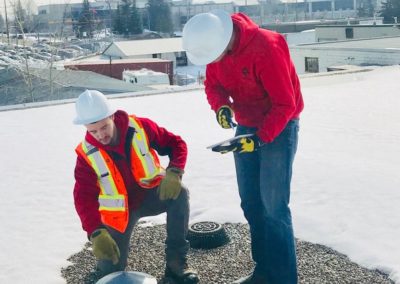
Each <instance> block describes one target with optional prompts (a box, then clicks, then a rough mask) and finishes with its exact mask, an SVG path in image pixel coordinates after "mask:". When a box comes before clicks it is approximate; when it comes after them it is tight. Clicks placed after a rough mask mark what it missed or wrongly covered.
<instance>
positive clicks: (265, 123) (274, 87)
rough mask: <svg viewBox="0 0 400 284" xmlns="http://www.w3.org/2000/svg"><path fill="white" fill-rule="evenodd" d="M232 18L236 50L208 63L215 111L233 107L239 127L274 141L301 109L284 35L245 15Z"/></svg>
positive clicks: (208, 82)
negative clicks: (262, 27) (263, 26)
mask: <svg viewBox="0 0 400 284" xmlns="http://www.w3.org/2000/svg"><path fill="white" fill-rule="evenodd" d="M232 20H233V25H234V31H235V33H236V38H235V41H234V44H233V48H232V50H231V51H229V52H228V53H227V54H226V55H225V56H224V57H223V58H222V59H221V60H220V61H218V62H215V63H210V64H208V65H207V69H206V81H205V91H206V94H207V99H208V102H209V104H210V105H211V108H212V109H213V110H214V111H217V110H218V109H219V108H220V107H221V106H223V105H229V106H231V107H232V109H233V110H234V113H235V119H236V121H237V122H238V123H239V124H241V125H244V126H249V127H256V128H257V135H258V136H259V137H260V138H261V140H263V141H264V142H271V141H273V140H274V139H275V137H277V136H278V135H279V134H280V133H281V131H282V130H283V129H284V128H285V126H286V124H287V123H288V121H289V120H291V119H295V118H298V117H299V114H300V112H301V111H302V110H303V107H304V105H303V98H302V94H301V90H300V82H299V79H298V77H297V74H296V70H295V67H294V65H293V63H292V60H291V58H290V54H289V48H288V46H287V43H286V41H285V39H284V38H283V36H282V35H280V34H278V33H275V32H272V31H268V30H265V29H260V28H259V27H258V26H257V25H256V24H255V23H254V22H252V21H251V19H250V18H249V17H247V16H246V15H244V14H241V13H238V14H233V15H232Z"/></svg>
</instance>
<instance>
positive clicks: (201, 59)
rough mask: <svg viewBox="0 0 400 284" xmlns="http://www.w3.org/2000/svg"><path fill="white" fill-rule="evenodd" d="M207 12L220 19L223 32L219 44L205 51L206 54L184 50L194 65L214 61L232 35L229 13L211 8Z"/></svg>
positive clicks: (226, 45)
mask: <svg viewBox="0 0 400 284" xmlns="http://www.w3.org/2000/svg"><path fill="white" fill-rule="evenodd" d="M209 13H211V14H214V15H215V16H217V17H218V18H219V19H220V21H221V24H222V27H223V29H224V34H223V37H222V38H221V42H220V45H219V46H218V47H217V48H216V49H215V50H213V51H212V52H209V53H207V55H204V56H196V55H193V54H191V53H190V52H186V55H187V57H188V59H189V61H190V62H192V63H193V64H195V65H207V64H209V63H211V62H213V61H215V60H216V59H217V58H218V57H219V56H220V55H221V54H222V53H223V52H224V51H225V49H226V48H227V47H228V44H229V41H230V40H231V37H232V32H233V22H232V18H231V16H230V15H229V13H227V12H226V11H224V10H212V11H210V12H209Z"/></svg>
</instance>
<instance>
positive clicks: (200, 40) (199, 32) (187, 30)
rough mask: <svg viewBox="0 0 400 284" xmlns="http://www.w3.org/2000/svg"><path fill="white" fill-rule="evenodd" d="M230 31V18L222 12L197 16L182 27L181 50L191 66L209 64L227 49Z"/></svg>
mask: <svg viewBox="0 0 400 284" xmlns="http://www.w3.org/2000/svg"><path fill="white" fill-rule="evenodd" d="M232 31H233V22H232V19H231V16H230V15H229V14H228V13H227V12H225V11H224V10H213V11H211V12H209V13H201V14H197V15H195V16H194V17H192V18H190V19H189V21H188V22H187V23H186V25H185V26H184V27H183V34H182V45H183V49H184V50H185V51H186V55H187V57H188V58H189V60H190V61H191V62H192V63H193V64H196V65H206V64H209V63H211V62H213V61H214V60H215V59H217V58H218V57H219V56H220V55H221V54H222V53H223V52H224V50H225V49H226V48H227V46H228V44H229V41H230V40H231V37H232Z"/></svg>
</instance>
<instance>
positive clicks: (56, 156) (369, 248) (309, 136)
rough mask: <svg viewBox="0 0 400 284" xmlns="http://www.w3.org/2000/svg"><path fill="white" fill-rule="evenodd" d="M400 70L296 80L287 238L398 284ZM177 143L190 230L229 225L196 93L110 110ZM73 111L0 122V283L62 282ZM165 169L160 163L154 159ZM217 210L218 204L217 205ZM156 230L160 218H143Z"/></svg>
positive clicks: (229, 205) (208, 119) (233, 190)
mask: <svg viewBox="0 0 400 284" xmlns="http://www.w3.org/2000/svg"><path fill="white" fill-rule="evenodd" d="M399 78H400V66H392V67H382V68H377V69H376V70H374V71H371V72H363V73H350V74H346V75H333V76H318V77H313V78H309V77H307V78H305V77H303V78H302V79H301V83H302V90H303V94H304V100H305V109H304V111H303V113H302V116H301V121H300V124H301V126H300V133H299V146H298V152H297V156H296V159H295V163H294V172H293V181H292V195H291V208H292V215H293V222H294V230H295V236H296V237H297V238H300V239H301V240H305V241H309V242H313V243H319V244H322V245H326V246H329V247H331V248H333V249H335V250H337V251H339V252H340V253H343V254H345V255H347V256H348V257H349V258H350V259H351V260H352V261H355V262H357V263H358V264H360V265H363V266H365V267H367V268H371V269H375V268H378V269H381V270H383V271H385V272H386V273H388V274H389V275H390V277H391V278H392V279H393V280H395V281H396V282H397V283H400V246H399V245H398V240H399V236H400V218H399V217H400V209H399V203H400V191H399V188H400V175H399V173H398V170H399V169H400V167H399V161H400V148H399V146H398V145H399V141H400V112H399V106H400V97H399V94H398V89H399V88H398V87H399ZM111 103H112V105H114V106H115V107H117V108H119V109H124V110H126V111H127V112H129V113H133V114H136V115H138V116H144V117H148V118H151V119H153V120H154V121H156V122H157V123H158V124H159V125H160V126H163V127H166V128H167V129H168V130H170V131H172V132H174V133H177V134H179V135H181V136H182V137H183V138H184V139H185V140H186V142H187V144H188V148H189V156H188V162H187V166H186V169H185V171H186V173H185V175H184V178H183V182H184V183H185V184H186V185H187V186H188V187H189V189H190V191H191V216H190V222H197V221H216V222H222V223H224V222H234V223H236V222H241V223H244V222H245V219H244V217H243V213H242V211H241V209H240V205H239V203H240V201H239V196H238V192H237V184H236V179H235V170H234V164H233V157H232V154H225V155H222V154H219V153H214V152H211V151H210V150H208V149H206V147H207V146H208V145H211V144H214V143H216V142H218V141H220V140H224V139H226V138H229V137H231V136H233V131H232V130H224V129H222V128H220V127H219V126H218V124H217V122H216V121H215V114H214V113H213V112H212V111H211V110H210V107H209V105H208V103H207V101H206V98H205V94H204V91H203V90H202V89H199V90H191V91H186V92H176V93H168V94H162V95H153V96H143V97H136V98H134V97H129V98H122V99H113V100H111ZM74 117H75V108H74V104H72V103H69V104H62V105H55V106H47V107H39V108H30V109H24V110H13V111H3V112H0V123H1V127H0V137H1V140H0V145H1V147H0V149H1V150H0V151H1V157H2V158H1V162H0V172H1V173H2V178H1V179H0V188H1V189H2V190H3V191H2V192H3V198H2V202H1V204H2V210H0V224H1V227H2V230H1V234H0V251H1V254H0V267H1V269H0V283H21V284H22V283H51V284H56V283H65V280H64V279H63V278H62V277H61V273H60V270H61V268H62V267H66V266H68V265H70V263H69V262H68V261H67V258H68V257H69V256H71V255H72V254H74V253H77V252H79V251H80V250H81V249H82V248H83V245H84V243H85V242H86V241H87V239H86V234H85V232H84V231H83V230H82V229H81V224H80V221H79V218H78V216H77V214H76V212H75V209H74V205H73V197H72V191H73V186H74V178H73V170H74V166H75V158H76V156H75V153H74V148H75V146H76V145H77V144H78V143H79V142H80V141H81V139H82V138H83V136H84V132H85V131H84V128H83V127H82V126H76V125H73V124H72V120H73V118H74ZM162 161H163V163H164V165H166V163H167V160H165V159H163V160H162ZM221 204H223V206H221ZM146 221H147V222H148V223H149V224H162V223H164V222H165V215H159V216H157V217H152V218H147V219H146Z"/></svg>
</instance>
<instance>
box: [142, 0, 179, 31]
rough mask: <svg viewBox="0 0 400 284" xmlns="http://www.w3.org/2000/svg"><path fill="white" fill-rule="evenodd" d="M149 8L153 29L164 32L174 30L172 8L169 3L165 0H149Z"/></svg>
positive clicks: (151, 27)
mask: <svg viewBox="0 0 400 284" xmlns="http://www.w3.org/2000/svg"><path fill="white" fill-rule="evenodd" d="M147 9H148V12H149V16H150V29H151V30H153V31H157V32H163V33H172V32H173V26H172V17H171V9H170V7H169V4H168V3H166V2H164V0H149V2H148V7H147Z"/></svg>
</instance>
